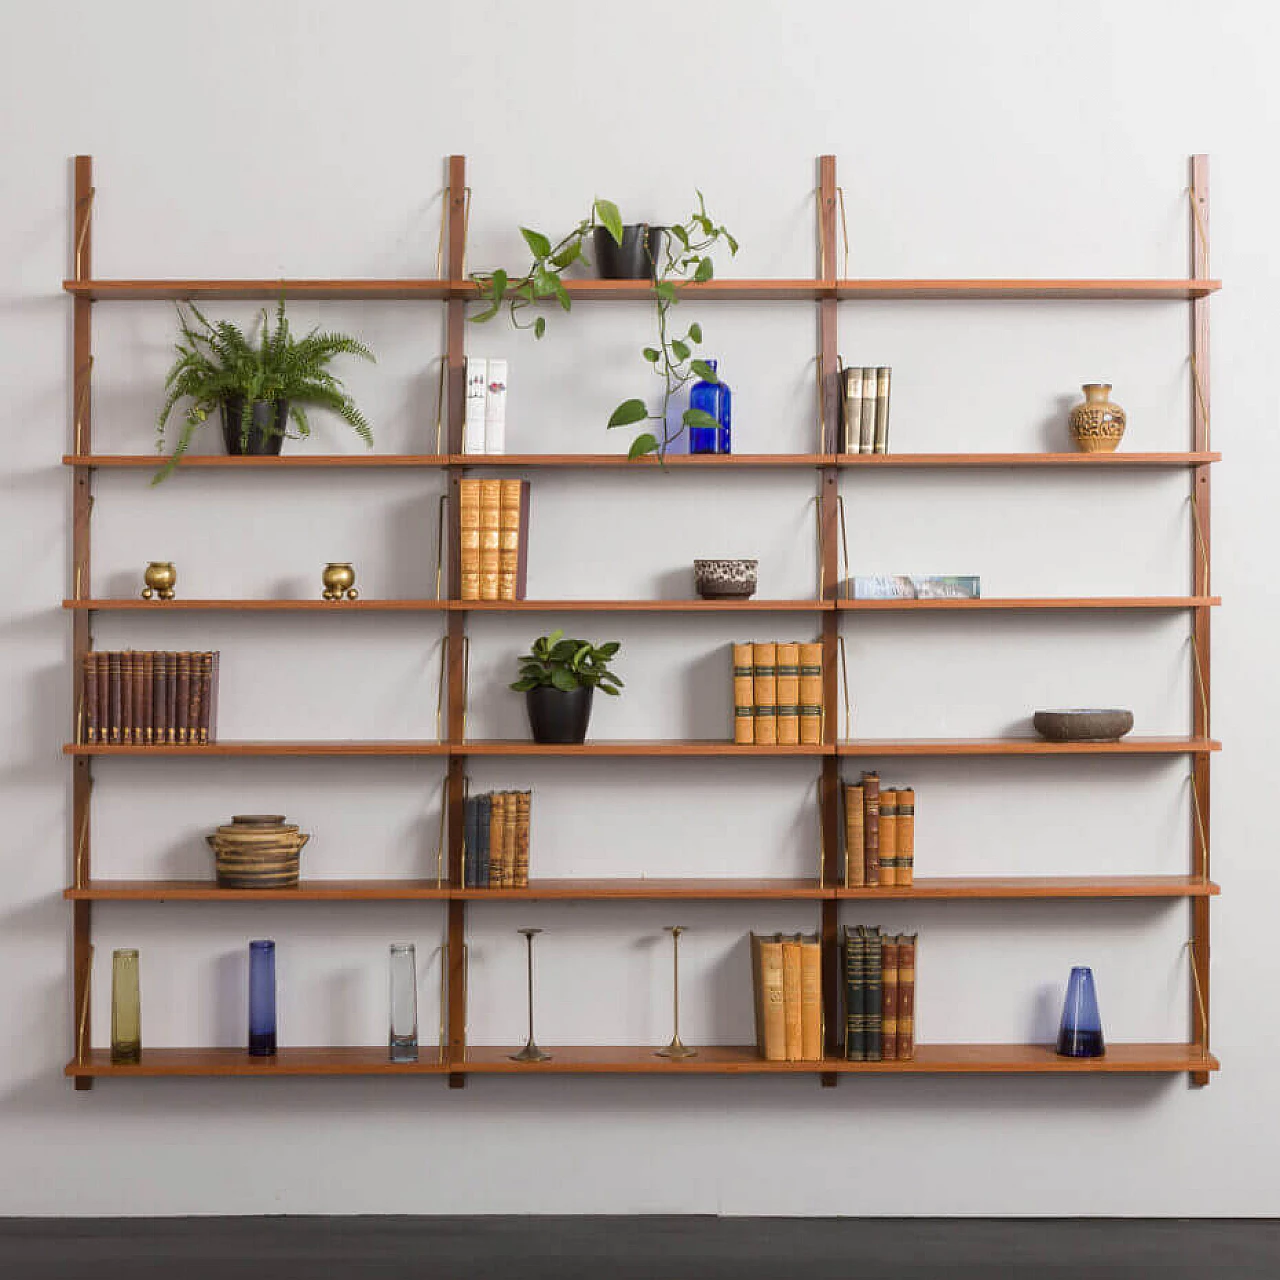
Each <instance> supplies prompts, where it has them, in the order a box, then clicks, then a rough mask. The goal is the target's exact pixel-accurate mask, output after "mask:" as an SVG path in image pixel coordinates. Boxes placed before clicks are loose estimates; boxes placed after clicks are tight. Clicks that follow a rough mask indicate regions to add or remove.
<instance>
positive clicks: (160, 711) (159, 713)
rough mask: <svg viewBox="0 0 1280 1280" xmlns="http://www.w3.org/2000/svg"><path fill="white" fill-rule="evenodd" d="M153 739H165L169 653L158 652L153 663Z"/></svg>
mask: <svg viewBox="0 0 1280 1280" xmlns="http://www.w3.org/2000/svg"><path fill="white" fill-rule="evenodd" d="M151 684H152V690H151V741H152V742H155V743H161V742H163V741H164V740H165V737H164V726H165V723H166V721H167V719H168V715H169V712H168V705H169V655H168V654H167V653H164V652H162V651H161V652H157V653H155V654H153V655H152V664H151Z"/></svg>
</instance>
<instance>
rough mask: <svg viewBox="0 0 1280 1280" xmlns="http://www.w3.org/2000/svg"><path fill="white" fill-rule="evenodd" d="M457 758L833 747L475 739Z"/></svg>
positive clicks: (830, 751) (801, 752)
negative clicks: (462, 756)
mask: <svg viewBox="0 0 1280 1280" xmlns="http://www.w3.org/2000/svg"><path fill="white" fill-rule="evenodd" d="M454 751H455V754H457V755H468V756H761V757H765V756H829V755H834V754H835V747H833V746H832V745H831V744H830V743H828V744H826V745H825V746H824V745H821V744H819V745H806V746H794V747H790V746H789V747H757V746H742V745H739V744H738V743H735V742H728V741H724V740H721V739H719V738H708V739H704V740H667V741H655V740H647V739H626V738H615V739H602V740H596V741H594V742H579V743H559V742H555V743H550V742H529V741H526V740H524V739H520V738H508V739H501V738H500V739H479V740H475V741H471V742H462V743H458V744H457V745H456V746H455V748H454Z"/></svg>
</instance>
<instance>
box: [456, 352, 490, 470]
mask: <svg viewBox="0 0 1280 1280" xmlns="http://www.w3.org/2000/svg"><path fill="white" fill-rule="evenodd" d="M465 367H466V372H465V374H464V377H465V380H466V388H467V391H466V394H467V399H466V406H465V410H464V413H463V417H462V452H463V453H483V452H484V420H485V391H486V388H487V385H488V382H489V362H488V361H487V360H481V359H478V358H477V357H476V356H467V358H466V366H465Z"/></svg>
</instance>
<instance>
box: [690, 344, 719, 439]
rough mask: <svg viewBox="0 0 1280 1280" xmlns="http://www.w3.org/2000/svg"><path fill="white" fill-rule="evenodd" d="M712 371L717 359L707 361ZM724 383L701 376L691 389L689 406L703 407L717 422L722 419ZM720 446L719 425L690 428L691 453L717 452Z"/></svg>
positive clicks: (694, 407)
mask: <svg viewBox="0 0 1280 1280" xmlns="http://www.w3.org/2000/svg"><path fill="white" fill-rule="evenodd" d="M706 363H707V364H708V365H709V366H710V368H711V370H712V372H715V369H716V365H717V364H718V363H719V362H718V361H716V360H708V361H707V362H706ZM722 385H723V384H722V383H719V382H707V381H706V380H705V379H704V378H699V379H698V381H697V382H695V383H694V384H693V386H692V387H691V388H690V389H689V408H690V409H701V410H702V412H703V413H708V414H710V415H711V416H712V417H713V418H714V419H715V420H716V421H717V422H719V421H720V401H721V393H720V388H721V386H722ZM719 447H720V430H719V428H717V427H690V428H689V452H690V453H716V452H717V451H718V449H719Z"/></svg>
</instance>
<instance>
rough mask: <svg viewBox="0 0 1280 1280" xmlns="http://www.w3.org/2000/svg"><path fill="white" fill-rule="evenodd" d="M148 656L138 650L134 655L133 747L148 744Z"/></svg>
mask: <svg viewBox="0 0 1280 1280" xmlns="http://www.w3.org/2000/svg"><path fill="white" fill-rule="evenodd" d="M146 724H147V655H146V654H145V653H143V652H142V651H141V650H138V651H137V652H136V653H135V654H134V655H133V745H134V746H135V747H142V746H146V743H147V729H146Z"/></svg>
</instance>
